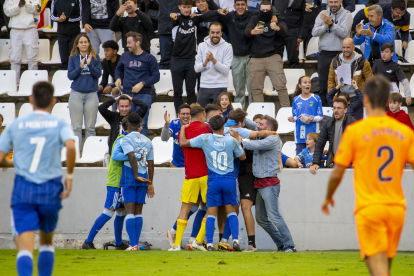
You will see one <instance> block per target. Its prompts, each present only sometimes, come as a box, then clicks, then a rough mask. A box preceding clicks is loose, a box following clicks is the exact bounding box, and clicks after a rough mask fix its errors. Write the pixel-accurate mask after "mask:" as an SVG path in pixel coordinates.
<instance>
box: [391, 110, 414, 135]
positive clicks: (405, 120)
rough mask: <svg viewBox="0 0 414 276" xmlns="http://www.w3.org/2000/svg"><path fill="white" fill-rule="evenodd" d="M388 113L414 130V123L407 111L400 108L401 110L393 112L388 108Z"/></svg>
mask: <svg viewBox="0 0 414 276" xmlns="http://www.w3.org/2000/svg"><path fill="white" fill-rule="evenodd" d="M387 115H388V116H390V117H392V118H394V119H395V120H397V121H399V122H401V123H403V124H405V125H407V126H408V127H410V128H411V129H412V130H414V126H413V123H412V122H411V119H410V116H409V115H408V114H407V113H405V111H404V110H400V111H398V112H395V113H392V111H391V110H388V111H387Z"/></svg>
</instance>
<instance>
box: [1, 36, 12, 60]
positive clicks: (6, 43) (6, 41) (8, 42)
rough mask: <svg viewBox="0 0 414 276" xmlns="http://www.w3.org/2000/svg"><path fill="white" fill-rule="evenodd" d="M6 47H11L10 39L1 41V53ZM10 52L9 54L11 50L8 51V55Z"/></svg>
mask: <svg viewBox="0 0 414 276" xmlns="http://www.w3.org/2000/svg"><path fill="white" fill-rule="evenodd" d="M4 45H8V47H10V39H4V38H2V39H0V51H2V50H3V46H4ZM8 52H9V50H8V49H7V53H8ZM6 56H7V55H6Z"/></svg>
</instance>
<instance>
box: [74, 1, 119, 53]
mask: <svg viewBox="0 0 414 276" xmlns="http://www.w3.org/2000/svg"><path fill="white" fill-rule="evenodd" d="M81 1H82V24H83V28H84V29H85V32H86V33H87V34H88V37H89V39H90V40H91V43H92V48H94V49H95V50H96V51H99V46H100V45H101V44H103V43H104V42H106V41H108V40H114V39H115V36H114V33H113V32H112V31H111V30H110V29H109V24H110V23H111V19H112V17H114V15H115V14H116V11H117V10H118V8H119V1H118V0H81Z"/></svg>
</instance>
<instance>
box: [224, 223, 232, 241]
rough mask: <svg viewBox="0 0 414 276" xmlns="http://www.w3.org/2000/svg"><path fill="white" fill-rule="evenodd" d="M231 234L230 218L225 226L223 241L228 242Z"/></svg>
mask: <svg viewBox="0 0 414 276" xmlns="http://www.w3.org/2000/svg"><path fill="white" fill-rule="evenodd" d="M230 233H231V232H230V225H229V218H227V219H226V223H225V224H224V230H223V239H225V240H228V239H229V238H230Z"/></svg>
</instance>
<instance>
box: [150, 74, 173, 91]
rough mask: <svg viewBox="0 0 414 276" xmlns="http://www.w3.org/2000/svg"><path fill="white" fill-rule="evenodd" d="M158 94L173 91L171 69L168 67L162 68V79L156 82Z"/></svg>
mask: <svg viewBox="0 0 414 276" xmlns="http://www.w3.org/2000/svg"><path fill="white" fill-rule="evenodd" d="M154 87H155V92H156V93H157V95H167V94H168V92H170V91H173V90H174V89H173V84H172V76H171V71H170V70H168V69H160V81H159V82H157V83H156V84H154Z"/></svg>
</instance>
